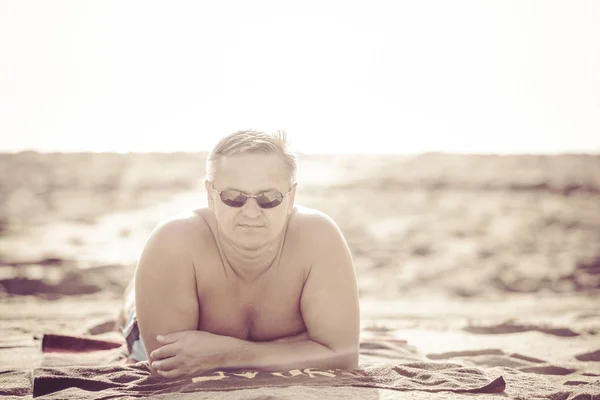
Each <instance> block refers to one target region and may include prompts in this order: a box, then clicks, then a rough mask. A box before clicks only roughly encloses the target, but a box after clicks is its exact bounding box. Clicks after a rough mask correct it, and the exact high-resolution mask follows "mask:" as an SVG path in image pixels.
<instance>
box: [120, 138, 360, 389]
mask: <svg viewBox="0 0 600 400" xmlns="http://www.w3.org/2000/svg"><path fill="white" fill-rule="evenodd" d="M295 175H296V159H295V157H294V155H293V154H292V153H291V152H290V151H289V150H288V147H287V142H286V137H285V134H282V133H276V134H267V133H262V132H256V131H241V132H236V133H233V134H231V135H228V136H226V137H224V138H222V139H221V140H220V141H219V142H218V143H217V145H216V146H215V148H214V149H213V150H212V151H211V153H210V155H209V157H208V162H207V180H206V182H205V185H206V190H207V192H208V207H206V208H200V209H198V210H195V211H193V212H191V213H190V214H189V215H184V216H180V217H177V218H174V219H171V220H169V221H167V222H164V223H162V224H160V225H159V226H158V227H157V228H156V229H155V230H154V231H153V232H152V233H151V235H150V237H149V238H148V240H147V242H146V244H145V247H144V249H143V251H142V254H141V256H140V259H139V263H138V266H137V269H136V273H135V277H134V285H132V286H134V290H132V291H131V292H130V294H129V300H130V305H129V307H127V309H128V310H129V314H128V316H127V321H126V324H125V326H124V333H125V335H126V339H127V342H128V344H129V349H130V356H131V357H132V358H133V359H134V360H137V361H141V360H146V359H147V355H148V354H149V355H150V357H149V360H148V361H149V363H150V367H151V370H152V372H153V373H154V374H158V375H160V376H163V377H168V378H171V377H178V376H183V375H190V374H198V373H202V372H205V371H210V370H215V369H232V368H235V369H237V368H244V369H246V368H247V369H258V370H267V371H287V370H290V369H295V368H305V367H315V368H325V369H331V368H340V369H353V368H356V367H357V366H358V345H359V329H360V326H359V325H360V315H359V302H358V291H357V284H356V276H355V272H354V266H353V263H352V258H351V254H350V251H349V248H348V246H347V243H346V241H345V239H344V237H343V235H342V233H341V232H340V229H339V228H338V227H337V225H336V224H335V222H334V221H332V219H331V218H330V217H328V216H327V215H325V214H323V213H322V212H319V211H317V210H314V209H309V208H305V207H301V206H297V205H294V198H295V194H296V185H297V183H296V181H295ZM132 289H133V287H132Z"/></svg>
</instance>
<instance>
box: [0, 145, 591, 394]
mask: <svg viewBox="0 0 600 400" xmlns="http://www.w3.org/2000/svg"><path fill="white" fill-rule="evenodd" d="M204 157H205V155H204V154H183V153H182V154H177V155H160V154H154V155H152V154H151V155H136V154H129V155H116V154H112V155H111V154H105V155H102V154H96V155H58V154H47V155H41V154H35V153H25V154H17V155H1V156H0V161H1V162H0V165H2V168H3V171H9V170H10V171H12V172H11V173H10V174H6V173H4V172H3V175H2V180H1V181H0V183H1V184H2V186H1V189H2V192H1V193H2V194H1V196H0V207H1V209H2V213H0V227H1V229H0V232H1V235H0V330H1V333H2V335H0V370H3V369H5V370H6V369H11V370H13V369H22V370H27V369H31V368H36V367H38V366H39V365H40V362H41V358H42V354H41V351H40V340H39V339H40V338H41V336H42V335H43V334H45V333H63V334H77V335H83V334H85V335H90V336H97V337H99V338H114V337H115V332H111V331H112V329H113V326H114V322H115V319H116V318H117V314H118V308H119V306H120V301H121V295H122V292H123V290H124V288H125V285H126V284H127V282H128V280H129V279H130V278H131V276H132V273H133V270H134V268H135V262H136V259H137V256H138V254H139V251H140V250H141V247H142V245H143V243H144V240H145V238H146V237H147V235H148V233H149V232H150V230H151V229H152V228H153V227H154V226H155V225H156V224H157V223H158V222H159V221H161V220H163V219H165V218H168V217H170V216H172V215H174V214H177V213H179V212H183V211H186V210H189V209H193V208H195V207H198V206H202V205H203V204H205V203H206V200H205V199H206V193H205V192H204V190H203V188H202V185H201V182H202V175H201V171H202V169H203V162H204ZM109 167H110V168H109ZM299 167H300V170H299V176H298V180H299V186H298V195H297V201H298V202H299V203H301V204H304V205H307V206H312V207H316V208H319V209H321V210H323V211H324V212H326V213H328V214H329V215H331V216H332V217H333V218H334V219H335V220H336V221H337V222H338V224H339V225H340V227H341V228H342V230H343V232H344V234H345V235H346V237H347V240H348V243H349V245H350V247H351V249H352V252H353V257H354V260H355V266H356V271H357V276H358V281H359V289H360V295H361V320H362V335H363V338H365V339H368V338H372V337H375V336H377V337H381V336H384V337H390V338H400V339H405V340H406V341H407V346H408V348H410V349H411V351H414V354H416V355H418V356H419V357H421V358H422V359H424V360H429V361H431V362H445V361H448V362H453V363H460V364H463V365H465V366H472V367H477V368H482V369H484V370H486V371H489V372H490V373H496V374H500V375H502V376H503V377H504V378H505V379H506V382H507V387H506V390H505V392H504V393H503V394H480V395H469V397H479V398H486V399H487V398H522V399H526V398H551V399H576V398H577V399H584V398H593V397H592V396H598V398H600V307H599V304H600V301H599V300H600V157H598V156H585V155H566V156H519V157H517V156H502V157H499V156H468V155H463V156H457V155H455V156H450V155H443V154H426V155H421V156H414V157H391V156H388V157H372V156H336V157H324V156H301V157H300V165H299ZM19 174H20V175H19ZM19 176H20V177H21V178H19ZM1 382H2V381H1V376H0V386H1ZM292 389H293V391H292ZM311 390H312V389H311V388H303V387H295V388H288V389H285V388H278V389H273V388H271V389H270V390H267V389H264V390H263V389H260V390H259V392H253V395H256V397H258V398H260V396H261V395H263V396H274V397H275V398H278V397H281V398H295V397H296V398H297V397H301V396H305V397H307V398H311V396H312V397H314V396H315V395H313V394H312V392H311ZM361 390H363V391H364V390H365V389H357V388H353V389H349V391H348V393H347V394H346V397H357V398H360V397H364V396H363V395H364V392H361ZM292 394H294V395H292ZM205 395H207V394H206V393H204V394H202V395H201V396H200V395H198V396H197V397H190V398H204V397H202V396H205ZM28 396H29V397H30V396H31V394H30V393H27V392H23V396H22V398H27V397H28ZM331 396H333V398H335V396H337V394H335V393H333V392H332V393H331ZM430 396H431V394H429V393H425V392H419V391H410V392H402V393H400V394H399V393H398V392H393V391H388V390H383V389H379V390H377V397H378V398H396V397H399V398H414V399H421V398H431V397H430ZM465 396H467V395H464V394H463V395H460V394H456V393H442V394H438V395H436V398H459V397H461V398H462V397H465ZM17 397H20V396H17ZM253 398H255V397H253Z"/></svg>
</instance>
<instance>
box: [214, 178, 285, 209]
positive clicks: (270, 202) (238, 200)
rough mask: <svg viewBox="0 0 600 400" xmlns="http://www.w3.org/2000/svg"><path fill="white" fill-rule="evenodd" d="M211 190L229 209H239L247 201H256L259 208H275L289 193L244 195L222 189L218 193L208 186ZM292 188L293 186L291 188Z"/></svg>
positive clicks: (270, 192) (269, 192) (267, 192)
mask: <svg viewBox="0 0 600 400" xmlns="http://www.w3.org/2000/svg"><path fill="white" fill-rule="evenodd" d="M210 186H211V188H212V190H214V191H215V193H217V194H218V195H219V196H220V197H221V201H222V202H223V203H225V204H227V205H228V206H229V207H235V208H239V207H242V206H243V205H244V204H246V202H247V201H248V199H256V203H257V204H258V206H259V207H260V208H275V207H277V206H278V205H280V204H281V202H282V201H283V199H284V197H285V196H287V195H288V194H289V193H290V192H291V191H292V188H290V190H288V191H287V192H286V193H284V194H281V193H280V192H277V191H275V190H267V191H266V192H262V193H259V194H246V193H244V192H240V191H239V190H234V189H223V190H221V191H218V190H217V189H215V187H214V186H213V185H212V183H211V184H210ZM292 187H293V186H292Z"/></svg>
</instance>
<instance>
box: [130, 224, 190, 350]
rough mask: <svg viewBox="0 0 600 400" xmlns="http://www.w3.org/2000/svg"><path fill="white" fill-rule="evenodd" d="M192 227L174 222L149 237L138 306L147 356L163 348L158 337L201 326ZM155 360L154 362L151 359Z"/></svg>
mask: <svg viewBox="0 0 600 400" xmlns="http://www.w3.org/2000/svg"><path fill="white" fill-rule="evenodd" d="M189 229H190V227H189V225H187V224H186V223H185V221H182V220H173V221H169V222H167V223H165V224H162V225H161V226H159V227H158V228H156V229H155V230H154V231H153V232H152V233H151V235H150V237H149V238H148V240H147V242H146V244H145V246H144V248H143V250H142V254H141V256H140V259H139V261H138V266H137V269H136V273H135V304H136V313H137V320H138V325H139V328H140V334H141V336H142V338H143V340H144V344H145V347H146V353H147V354H148V358H149V359H150V353H151V352H152V351H153V350H155V349H156V348H158V347H159V346H160V345H159V343H158V341H157V340H156V336H157V335H164V334H167V333H171V332H176V331H183V330H195V329H197V327H198V319H199V314H198V313H199V306H198V296H197V290H196V278H195V270H194V264H193V261H192V254H191V252H190V246H189V241H188V240H189V237H190V235H189ZM149 361H151V360H149Z"/></svg>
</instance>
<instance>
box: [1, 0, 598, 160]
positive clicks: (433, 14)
mask: <svg viewBox="0 0 600 400" xmlns="http://www.w3.org/2000/svg"><path fill="white" fill-rule="evenodd" d="M240 129H259V130H277V129H280V130H285V131H286V132H287V133H288V135H289V137H290V139H291V140H292V146H293V148H294V149H295V150H297V151H301V152H305V153H419V152H424V151H443V152H459V153H557V152H558V153H560V152H594V153H597V152H600V1H595V0H589V1H583V0H582V1H578V0H564V1H553V0H539V1H530V0H516V1H508V0H501V1H485V0H473V1H465V0H457V1H447V0H443V1H431V0H423V1H414V0H413V1H377V0H369V1H366V0H365V1H358V2H357V1H348V0H347V1H331V0H318V1H314V0H305V1H301V2H300V1H282V0H281V1H260V0H257V1H218V2H217V1H151V0H144V1H123V0H119V1H111V0H102V1H100V0H99V1H85V0H77V1H52V2H49V1H45V0H44V1H27V0H15V1H7V0H0V151H21V150H38V151H118V152H128V151H201V150H209V149H210V146H212V145H213V144H214V143H215V142H216V140H218V138H219V137H220V136H221V135H224V134H227V133H230V132H233V131H237V130H240Z"/></svg>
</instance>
